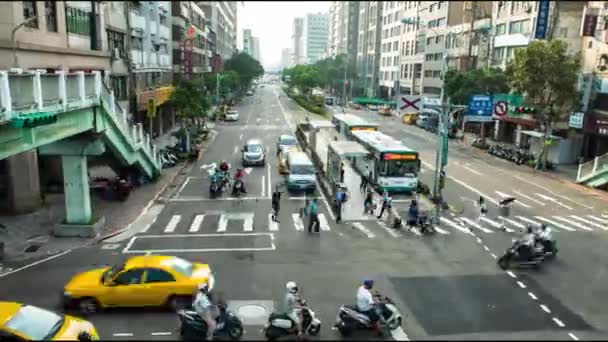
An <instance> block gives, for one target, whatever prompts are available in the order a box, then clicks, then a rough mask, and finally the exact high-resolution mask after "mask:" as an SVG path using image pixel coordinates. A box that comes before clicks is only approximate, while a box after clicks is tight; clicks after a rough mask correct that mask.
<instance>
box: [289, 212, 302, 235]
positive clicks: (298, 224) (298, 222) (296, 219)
mask: <svg viewBox="0 0 608 342" xmlns="http://www.w3.org/2000/svg"><path fill="white" fill-rule="evenodd" d="M291 218H292V220H293V223H294V225H295V227H296V230H297V231H303V230H304V222H303V221H302V218H301V217H300V214H298V213H293V214H291Z"/></svg>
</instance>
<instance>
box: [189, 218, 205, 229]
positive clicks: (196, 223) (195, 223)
mask: <svg viewBox="0 0 608 342" xmlns="http://www.w3.org/2000/svg"><path fill="white" fill-rule="evenodd" d="M204 218H205V215H196V216H195V217H194V221H192V225H191V226H190V230H189V232H191V233H194V232H198V231H199V230H200V229H201V223H203V219H204Z"/></svg>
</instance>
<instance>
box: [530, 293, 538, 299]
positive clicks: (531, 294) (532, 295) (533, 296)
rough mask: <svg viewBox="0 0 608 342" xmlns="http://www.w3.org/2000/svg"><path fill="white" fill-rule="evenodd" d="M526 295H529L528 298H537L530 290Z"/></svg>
mask: <svg viewBox="0 0 608 342" xmlns="http://www.w3.org/2000/svg"><path fill="white" fill-rule="evenodd" d="M528 296H530V298H532V299H534V300H538V298H537V297H536V295H534V293H532V292H528Z"/></svg>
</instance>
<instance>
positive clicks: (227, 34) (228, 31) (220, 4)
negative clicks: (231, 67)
mask: <svg viewBox="0 0 608 342" xmlns="http://www.w3.org/2000/svg"><path fill="white" fill-rule="evenodd" d="M197 4H198V6H199V7H200V8H201V9H202V10H203V12H205V18H206V26H210V29H211V32H214V34H215V36H214V38H215V53H216V54H218V55H219V58H221V59H222V60H223V61H225V60H227V59H229V58H230V57H232V55H233V54H234V52H235V51H236V49H237V32H238V31H237V2H236V1H198V2H197Z"/></svg>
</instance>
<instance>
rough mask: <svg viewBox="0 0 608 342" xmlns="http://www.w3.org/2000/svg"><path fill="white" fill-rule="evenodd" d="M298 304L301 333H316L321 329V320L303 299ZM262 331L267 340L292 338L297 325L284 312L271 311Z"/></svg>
mask: <svg viewBox="0 0 608 342" xmlns="http://www.w3.org/2000/svg"><path fill="white" fill-rule="evenodd" d="M300 306H301V309H300V310H301V313H302V335H303V336H316V335H318V334H319V331H320V330H321V321H320V320H319V319H318V318H317V317H315V313H314V311H312V309H310V307H308V305H306V301H305V300H304V299H302V300H300ZM262 332H263V333H264V336H266V338H267V339H268V340H269V341H274V340H276V339H279V338H285V337H291V338H293V337H294V336H297V326H296V325H295V323H294V322H293V321H292V320H291V319H290V318H289V317H288V316H287V315H286V314H284V313H274V312H273V313H272V314H270V317H268V323H266V325H265V326H264V329H263V330H262Z"/></svg>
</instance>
